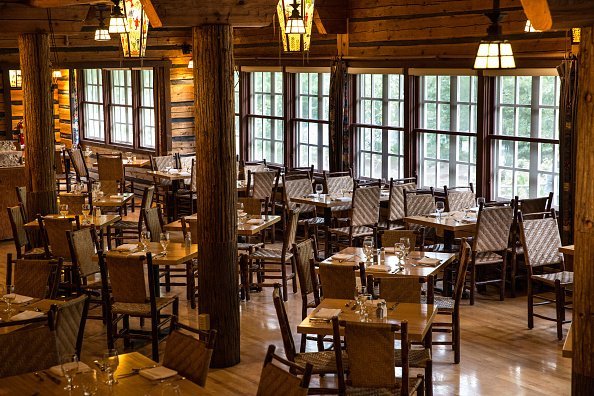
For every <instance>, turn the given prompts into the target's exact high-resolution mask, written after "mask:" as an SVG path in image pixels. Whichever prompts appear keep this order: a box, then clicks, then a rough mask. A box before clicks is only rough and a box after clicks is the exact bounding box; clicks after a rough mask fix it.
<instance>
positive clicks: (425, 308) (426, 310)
mask: <svg viewBox="0 0 594 396" xmlns="http://www.w3.org/2000/svg"><path fill="white" fill-rule="evenodd" d="M386 305H387V306H388V316H387V318H384V319H376V318H375V317H374V316H373V315H370V316H369V321H370V322H372V323H373V322H378V323H379V322H381V323H393V324H400V323H401V322H402V321H404V320H406V321H407V322H408V334H409V340H410V341H412V342H423V343H424V344H425V346H427V347H431V326H432V324H433V322H434V320H435V316H436V315H437V308H436V307H435V306H434V305H432V304H414V303H393V302H389V301H388V302H386ZM354 306H355V301H354V300H342V299H333V298H325V299H323V300H322V301H321V302H320V305H318V306H317V307H316V308H315V309H314V310H313V311H311V312H310V313H309V314H308V315H307V317H306V318H305V319H303V321H302V322H301V323H300V324H299V325H298V326H297V332H298V333H300V334H316V335H322V336H329V335H332V323H330V321H321V320H315V319H313V320H312V318H315V315H316V313H317V312H318V311H319V310H320V309H322V308H327V309H340V311H341V312H340V314H339V315H338V319H339V320H345V321H352V322H359V321H360V320H361V318H360V316H359V314H358V313H356V311H355V309H353V307H354ZM341 332H342V329H341Z"/></svg>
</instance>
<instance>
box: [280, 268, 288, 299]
mask: <svg viewBox="0 0 594 396" xmlns="http://www.w3.org/2000/svg"><path fill="white" fill-rule="evenodd" d="M281 278H282V281H283V301H287V300H288V298H287V294H288V290H287V289H288V287H287V283H288V282H287V265H286V264H285V263H281Z"/></svg>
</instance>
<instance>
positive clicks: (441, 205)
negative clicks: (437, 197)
mask: <svg viewBox="0 0 594 396" xmlns="http://www.w3.org/2000/svg"><path fill="white" fill-rule="evenodd" d="M444 210H445V203H444V202H443V201H437V202H435V211H436V212H437V215H438V216H439V220H440V221H441V214H442V213H443V211H444Z"/></svg>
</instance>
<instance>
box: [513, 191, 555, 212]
mask: <svg viewBox="0 0 594 396" xmlns="http://www.w3.org/2000/svg"><path fill="white" fill-rule="evenodd" d="M514 201H515V203H516V205H517V207H518V209H519V210H520V212H522V214H523V215H527V214H530V213H540V212H549V211H550V210H551V206H552V204H553V193H552V192H550V193H549V195H548V196H546V197H539V198H527V199H519V198H518V197H517V196H516V197H515V198H514Z"/></svg>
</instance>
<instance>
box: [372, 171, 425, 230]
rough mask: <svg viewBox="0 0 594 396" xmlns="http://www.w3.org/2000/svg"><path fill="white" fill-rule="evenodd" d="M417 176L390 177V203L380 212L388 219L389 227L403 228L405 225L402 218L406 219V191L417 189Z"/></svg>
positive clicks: (387, 226)
mask: <svg viewBox="0 0 594 396" xmlns="http://www.w3.org/2000/svg"><path fill="white" fill-rule="evenodd" d="M416 190H417V178H416V177H410V178H404V179H392V178H390V195H389V196H388V204H387V206H386V207H383V206H382V207H381V209H380V214H381V217H382V219H385V221H386V228H387V229H392V228H395V229H401V228H403V227H404V225H403V224H402V219H404V191H416Z"/></svg>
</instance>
